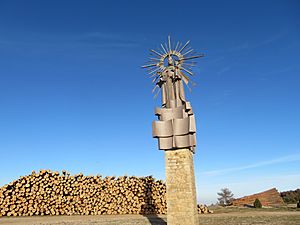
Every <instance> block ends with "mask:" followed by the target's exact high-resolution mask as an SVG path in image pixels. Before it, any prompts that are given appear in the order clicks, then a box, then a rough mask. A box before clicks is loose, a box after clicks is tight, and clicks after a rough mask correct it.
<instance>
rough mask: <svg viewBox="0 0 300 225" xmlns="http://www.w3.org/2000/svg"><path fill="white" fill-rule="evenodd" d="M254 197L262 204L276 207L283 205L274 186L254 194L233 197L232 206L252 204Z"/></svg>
mask: <svg viewBox="0 0 300 225" xmlns="http://www.w3.org/2000/svg"><path fill="white" fill-rule="evenodd" d="M255 199H259V201H260V202H261V204H262V205H263V206H272V207H278V206H283V205H285V203H284V201H283V199H282V198H281V196H280V193H279V192H278V191H277V189H276V188H272V189H270V190H267V191H264V192H260V193H257V194H254V195H249V196H245V197H242V198H238V199H234V200H233V201H232V205H234V206H253V203H254V201H255Z"/></svg>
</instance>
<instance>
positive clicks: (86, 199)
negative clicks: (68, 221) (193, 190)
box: [0, 170, 209, 216]
mask: <svg viewBox="0 0 300 225" xmlns="http://www.w3.org/2000/svg"><path fill="white" fill-rule="evenodd" d="M199 207H200V208H199ZM199 209H200V210H199ZM166 212H167V204H166V185H165V183H164V182H163V181H161V180H155V179H154V178H153V177H152V176H148V177H134V176H130V177H128V176H122V177H117V178H116V177H105V178H102V177H101V176H100V175H97V176H83V175H82V174H78V175H73V176H71V175H70V174H69V173H67V172H65V171H63V172H62V174H60V173H59V172H52V171H50V170H41V171H39V172H38V173H35V172H34V171H33V172H32V174H30V175H28V176H23V177H20V179H18V180H15V181H13V182H11V183H10V184H7V185H5V186H3V187H1V188H0V216H33V215H99V214H165V213H166ZM198 212H199V213H207V212H209V210H208V209H207V207H204V206H198Z"/></svg>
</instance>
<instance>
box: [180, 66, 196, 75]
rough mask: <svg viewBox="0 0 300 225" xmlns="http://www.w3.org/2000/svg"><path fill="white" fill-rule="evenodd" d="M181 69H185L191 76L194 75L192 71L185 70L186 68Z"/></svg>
mask: <svg viewBox="0 0 300 225" xmlns="http://www.w3.org/2000/svg"><path fill="white" fill-rule="evenodd" d="M181 69H183V70H184V71H185V72H187V73H188V74H190V75H194V74H193V73H192V72H191V71H189V70H187V69H186V68H184V67H181Z"/></svg>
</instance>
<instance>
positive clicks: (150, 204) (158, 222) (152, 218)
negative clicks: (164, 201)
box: [141, 176, 167, 225]
mask: <svg viewBox="0 0 300 225" xmlns="http://www.w3.org/2000/svg"><path fill="white" fill-rule="evenodd" d="M153 183H154V178H153V177H152V176H148V177H146V179H145V180H144V188H145V191H144V193H145V196H144V202H145V204H144V205H142V208H141V214H142V215H143V216H144V217H146V218H147V219H148V221H149V223H150V224H151V225H167V222H166V221H165V220H164V219H163V218H161V217H159V216H157V214H158V213H159V211H158V209H157V207H156V205H155V200H154V198H153Z"/></svg>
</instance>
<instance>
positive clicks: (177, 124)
mask: <svg viewBox="0 0 300 225" xmlns="http://www.w3.org/2000/svg"><path fill="white" fill-rule="evenodd" d="M189 43H190V41H187V42H186V43H185V44H182V43H180V42H177V44H176V46H175V45H173V46H175V48H174V49H173V48H172V43H171V38H170V36H168V44H166V43H165V44H164V45H163V44H161V45H160V46H161V49H158V50H153V49H151V50H150V51H151V53H150V57H149V59H150V61H149V64H147V65H144V66H142V68H147V69H148V72H149V74H150V77H153V81H152V82H153V83H155V87H154V89H153V91H152V92H155V91H157V92H156V94H155V97H157V95H158V94H159V93H160V91H161V92H162V96H161V100H162V107H161V108H156V109H155V115H157V116H158V119H159V121H154V122H153V124H152V135H153V137H154V138H157V139H158V145H159V149H161V150H176V149H182V148H188V149H190V150H191V151H192V152H193V153H195V147H196V124H195V116H194V113H193V110H192V107H191V104H190V102H188V101H187V100H186V98H185V93H184V87H183V83H184V84H185V85H186V86H187V87H188V88H189V83H192V84H194V83H193V82H192V81H191V80H190V77H189V76H190V75H193V72H192V70H191V67H193V66H195V64H196V63H195V62H194V61H193V60H194V59H196V58H200V57H203V56H204V55H203V54H196V53H195V52H194V50H193V49H192V48H191V47H190V46H189ZM157 88H159V89H158V90H157ZM189 89H190V88H189Z"/></svg>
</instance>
